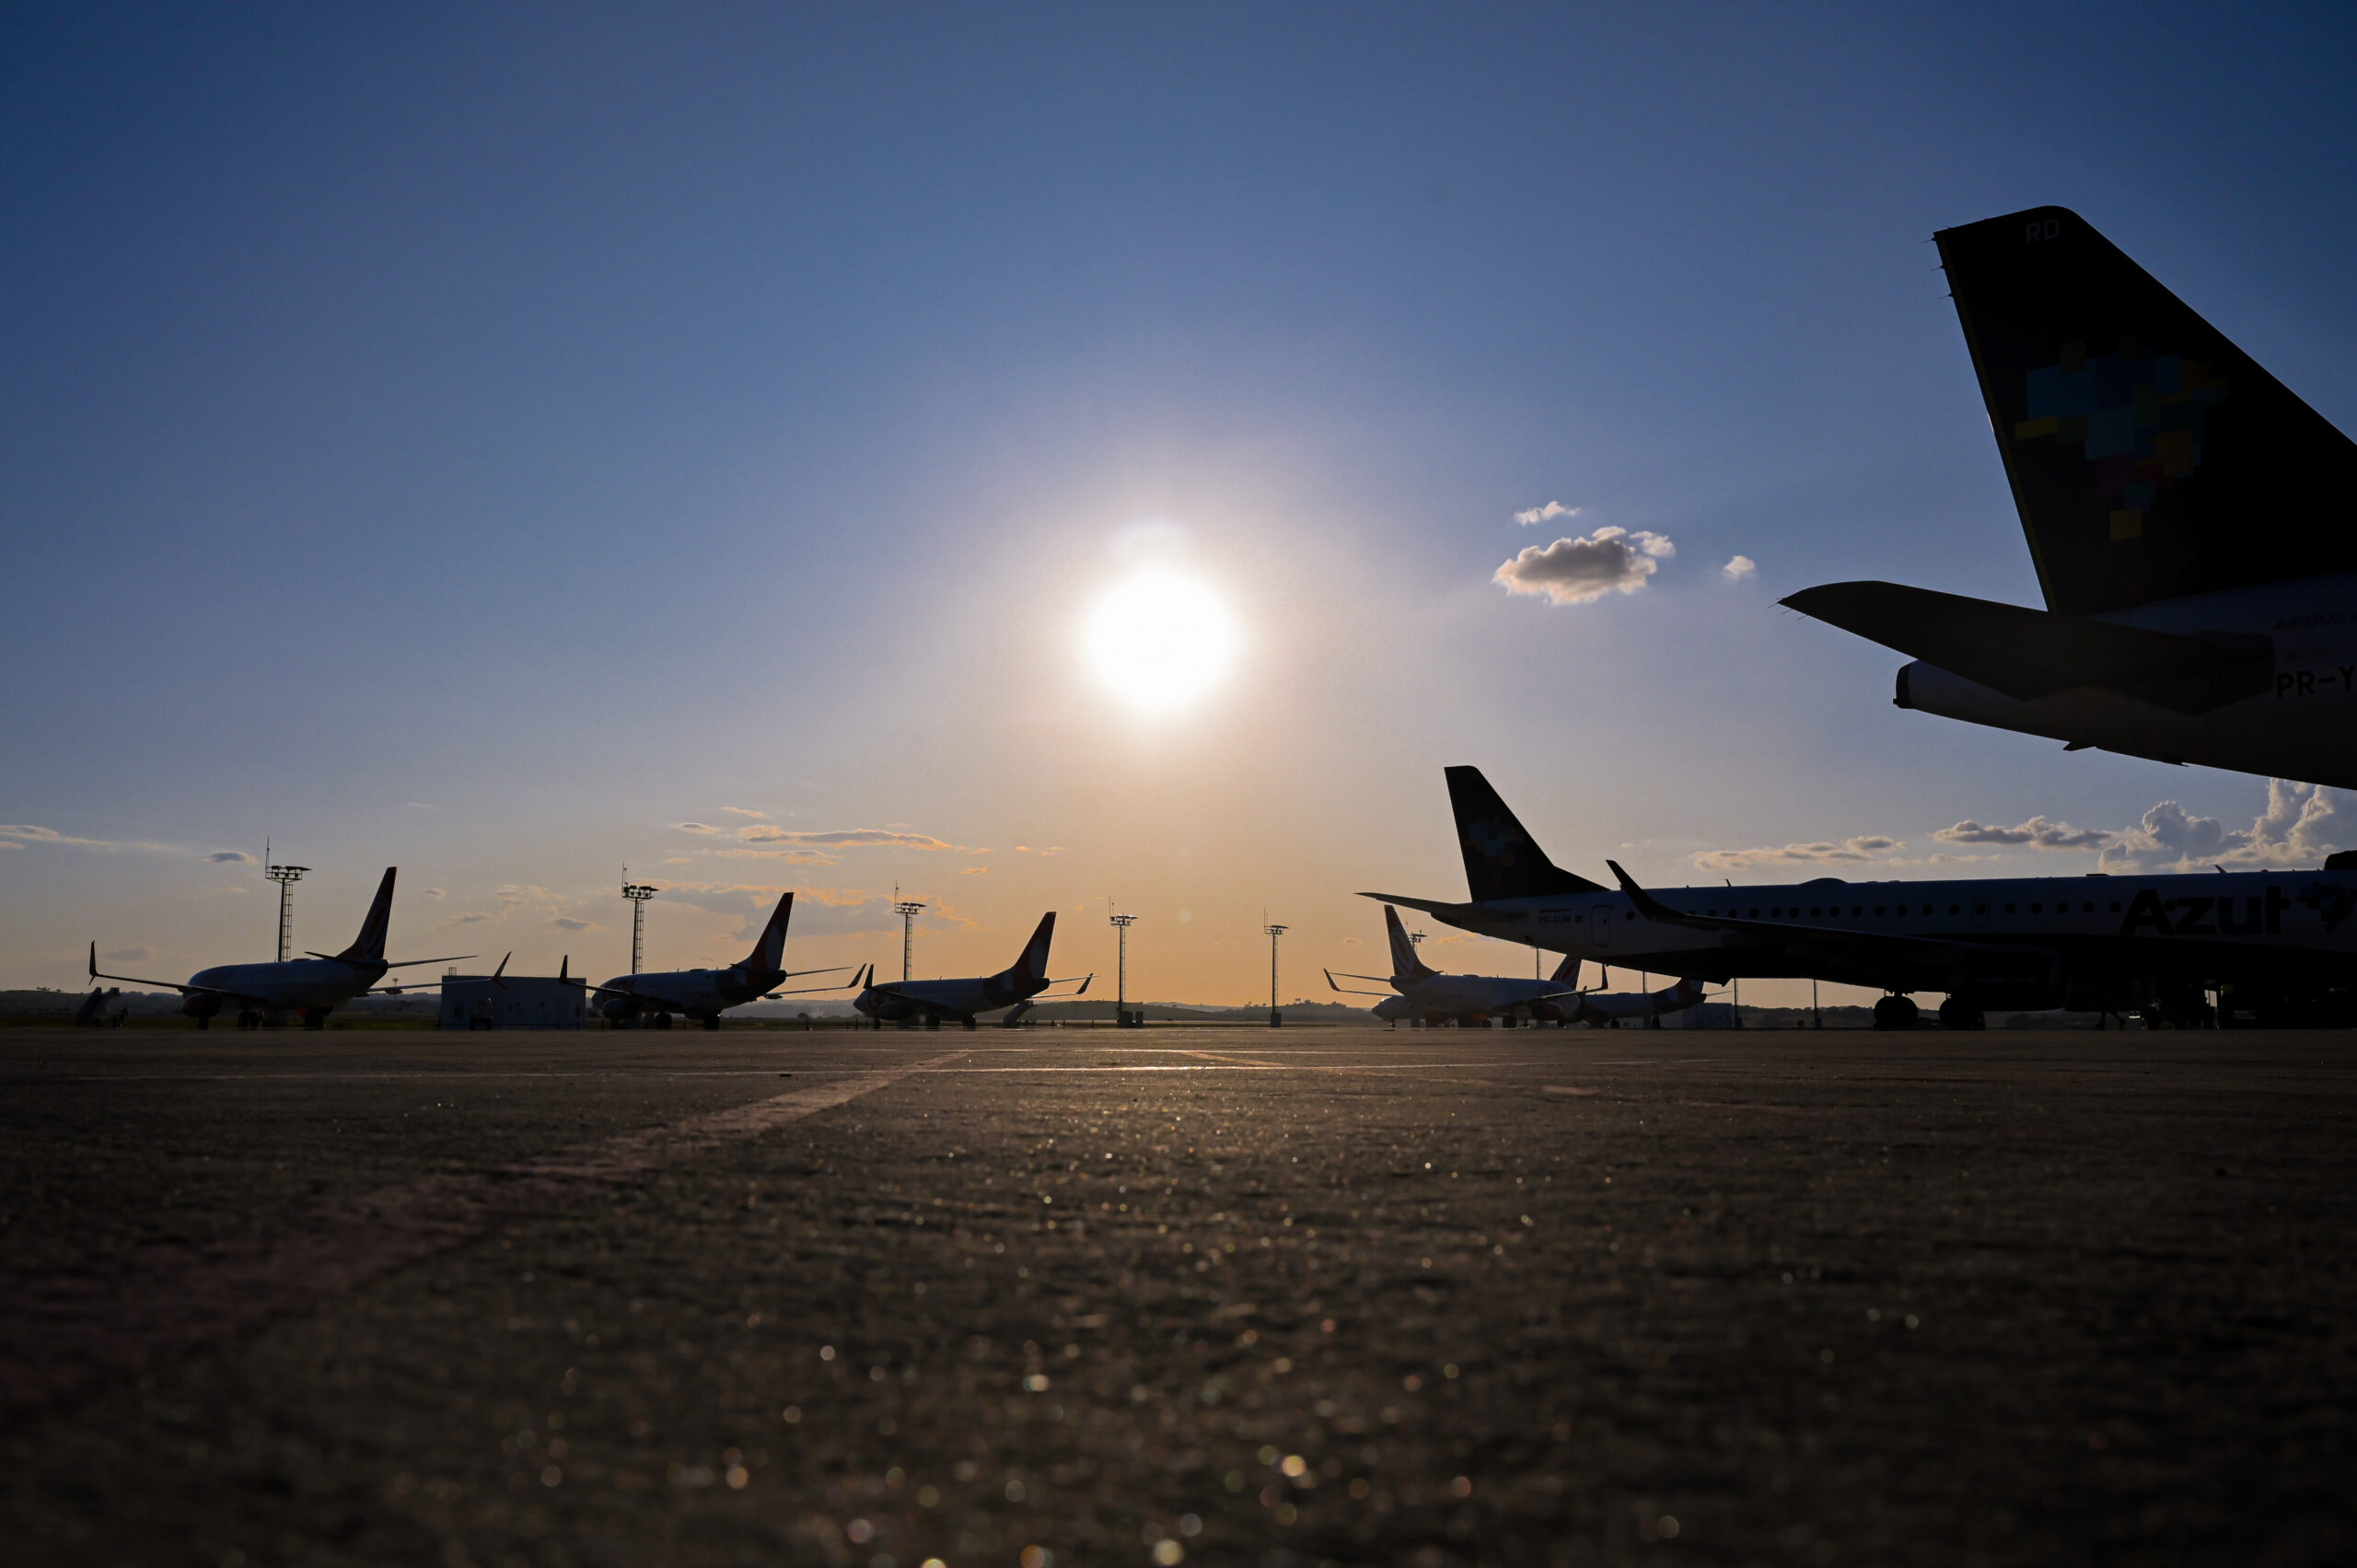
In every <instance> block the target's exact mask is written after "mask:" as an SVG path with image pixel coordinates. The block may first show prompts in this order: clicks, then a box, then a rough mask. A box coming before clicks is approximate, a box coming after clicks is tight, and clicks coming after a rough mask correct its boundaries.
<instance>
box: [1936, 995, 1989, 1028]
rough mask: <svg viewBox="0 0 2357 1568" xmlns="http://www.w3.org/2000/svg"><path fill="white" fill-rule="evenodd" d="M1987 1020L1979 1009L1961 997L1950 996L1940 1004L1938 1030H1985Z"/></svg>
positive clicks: (1987, 1024) (1987, 1023)
mask: <svg viewBox="0 0 2357 1568" xmlns="http://www.w3.org/2000/svg"><path fill="white" fill-rule="evenodd" d="M1988 1027H1989V1020H1988V1019H1986V1018H1984V1017H1982V1016H1980V1008H1978V1007H1975V1006H1974V1005H1972V1004H1971V1003H1969V1002H1967V1001H1966V1000H1965V999H1964V998H1963V997H1961V996H1951V997H1949V998H1948V999H1947V1000H1946V1001H1945V1002H1943V1003H1941V1004H1940V1028H1944V1029H1985V1028H1988Z"/></svg>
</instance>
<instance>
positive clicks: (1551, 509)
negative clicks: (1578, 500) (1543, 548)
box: [1514, 501, 1580, 528]
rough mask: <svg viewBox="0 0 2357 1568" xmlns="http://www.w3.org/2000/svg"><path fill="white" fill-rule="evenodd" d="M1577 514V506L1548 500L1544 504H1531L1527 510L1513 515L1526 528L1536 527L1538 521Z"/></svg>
mask: <svg viewBox="0 0 2357 1568" xmlns="http://www.w3.org/2000/svg"><path fill="white" fill-rule="evenodd" d="M1579 515H1580V509H1579V508H1578V507H1577V506H1566V505H1563V504H1562V502H1561V501H1550V502H1548V503H1547V505H1544V506H1533V507H1531V508H1529V509H1528V510H1527V511H1522V512H1516V513H1515V515H1514V520H1515V522H1517V523H1520V524H1521V525H1522V526H1523V527H1524V528H1536V527H1537V526H1538V525H1539V524H1540V523H1551V522H1553V521H1554V520H1555V519H1556V518H1558V517H1578V516H1579Z"/></svg>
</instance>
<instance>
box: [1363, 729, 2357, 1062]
mask: <svg viewBox="0 0 2357 1568" xmlns="http://www.w3.org/2000/svg"><path fill="white" fill-rule="evenodd" d="M1447 772H1448V785H1449V795H1450V797H1451V801H1452V804H1453V805H1454V807H1455V809H1456V814H1457V837H1458V842H1459V844H1460V845H1461V847H1462V849H1463V851H1464V855H1465V869H1466V878H1467V881H1468V882H1469V884H1470V890H1471V892H1472V895H1473V897H1472V898H1471V900H1469V901H1468V902H1465V903H1448V902H1445V901H1440V900H1429V899H1410V898H1402V897H1400V896H1399V895H1398V894H1396V893H1369V894H1367V895H1365V896H1366V897H1368V898H1375V899H1382V900H1386V901H1387V902H1390V903H1396V904H1404V905H1406V906H1407V907H1409V908H1411V909H1419V910H1422V911H1425V912H1427V913H1430V914H1432V915H1433V916H1434V917H1435V918H1437V919H1440V920H1444V921H1446V922H1447V923H1449V924H1451V925H1455V926H1458V927H1460V928H1462V929H1464V930H1467V931H1474V932H1479V933H1480V934H1481V935H1484V936H1493V937H1496V938H1498V939H1500V940H1501V941H1506V942H1521V943H1526V944H1527V945H1529V946H1531V947H1540V948H1544V949H1546V950H1547V951H1549V952H1557V953H1568V954H1570V955H1572V956H1573V957H1574V958H1588V959H1594V960H1595V961H1596V962H1598V963H1604V964H1610V965H1613V966H1616V967H1619V968H1624V969H1633V970H1649V971H1651V972H1653V973H1655V974H1672V975H1680V976H1683V977H1685V978H1687V979H1689V980H1696V981H1718V982H1724V981H1729V980H1736V979H1751V978H1794V979H1801V980H1827V981H1839V982H1840V983H1843V984H1849V985H1860V986H1868V987H1873V988H1875V989H1879V990H1883V991H1886V992H1888V993H1890V994H1888V995H1886V996H1885V997H1884V998H1883V999H1882V1001H1880V1002H1878V1003H1876V1004H1875V1023H1876V1025H1877V1026H1878V1027H1882V1028H1907V1027H1911V1026H1912V1024H1913V1022H1914V1019H1915V1005H1914V1003H1913V1002H1911V1001H1910V1000H1909V999H1908V995H1907V993H1910V992H1941V993H1945V994H1946V997H1947V1000H1946V1001H1945V1003H1943V1004H1942V1005H1941V1007H1940V1021H1941V1022H1942V1023H1944V1024H1947V1025H1949V1026H1950V1027H1952V1028H1977V1027H1979V1025H1980V1017H1981V1014H1982V1012H1983V1010H1984V1009H1986V1008H1990V1007H2006V1008H2019V1009H2024V1010H2040V1009H2049V1008H2069V1009H2072V1010H2074V1011H2084V1012H2100V1013H2124V1012H2127V1011H2129V1010H2130V1009H2131V1008H2139V1009H2142V1010H2144V1011H2145V1012H2146V1013H2147V1015H2148V1016H2152V1017H2156V1018H2171V1019H2177V1020H2180V1021H2187V1020H2192V1019H2197V1018H2200V1017H2202V1016H2206V1008H2207V1003H2206V1001H2205V1000H2204V996H2203V993H2205V992H2207V991H2212V990H2217V991H2220V992H2221V993H2222V995H2223V996H2224V998H2225V1001H2226V1005H2228V1007H2229V1008H2230V1009H2235V1010H2247V1011H2248V1012H2250V1013H2251V1014H2252V1015H2253V1016H2256V1017H2257V1018H2258V1020H2259V1021H2261V1022H2308V1021H2321V1020H2324V1019H2327V1018H2331V1017H2337V1016H2343V1015H2357V989H2352V985H2357V982H2353V981H2352V979H2351V977H2352V975H2357V918H2351V917H2352V916H2357V865H2352V866H2349V867H2346V868H2344V867H2337V866H2329V865H2328V867H2326V868H2325V869H2322V870H2317V871H2245V872H2211V873H2207V874H2201V875H2194V876H2165V877H2147V876H2136V877H2103V876H2088V877H2005V878H1985V879H1976V880H1972V881H1956V882H1947V881H1940V882H1932V881H1924V882H1874V883H1851V882H1844V881H1842V880H1840V879H1839V878H1837V877H1817V878H1816V879H1814V880H1812V881H1808V882H1803V883H1801V884H1799V885H1797V886H1781V887H1750V888H1732V887H1729V888H1678V889H1657V890H1654V891H1648V890H1647V889H1643V888H1641V887H1639V886H1638V885H1637V884H1636V882H1635V880H1634V879H1633V878H1631V877H1629V876H1628V874H1627V873H1626V872H1623V871H1622V870H1621V869H1620V866H1619V865H1612V871H1613V874H1614V876H1615V877H1618V878H1619V880H1620V889H1619V890H1617V891H1616V890H1612V889H1606V888H1604V887H1602V886H1600V885H1598V884H1596V883H1595V882H1591V881H1588V880H1587V879H1586V878H1585V877H1577V876H1574V875H1573V874H1572V873H1571V872H1568V871H1564V870H1562V869H1561V868H1560V867H1558V866H1557V865H1554V863H1553V862H1551V861H1550V860H1549V859H1548V858H1547V856H1546V854H1545V853H1544V852H1543V851H1542V850H1540V849H1539V847H1538V844H1537V843H1536V842H1533V840H1532V839H1531V837H1530V835H1529V834H1528V833H1527V832H1526V831H1525V830H1523V827H1522V824H1521V823H1520V822H1518V821H1516V820H1515V817H1514V814H1513V813H1512V812H1511V811H1509V810H1507V809H1506V807H1505V803H1504V801H1502V800H1500V799H1499V798H1498V796H1497V792H1496V791H1495V790H1493V789H1492V788H1491V787H1490V784H1489V781H1488V780H1486V779H1484V778H1482V777H1481V774H1480V770H1478V769H1475V768H1461V767H1460V768H1451V769H1449V770H1448V771H1447ZM2335 858H2336V859H2338V858H2339V857H2337V856H2336V857H2335ZM1607 864H1608V865H1610V864H1611V863H1609V862H1608V863H1607Z"/></svg>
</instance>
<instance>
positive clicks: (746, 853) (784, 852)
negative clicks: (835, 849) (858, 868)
mask: <svg viewBox="0 0 2357 1568" xmlns="http://www.w3.org/2000/svg"><path fill="white" fill-rule="evenodd" d="M705 853H706V854H710V855H712V856H713V857H714V859H718V860H783V861H784V862H785V863H786V864H787V865H835V864H836V861H835V857H834V856H833V855H831V854H819V852H818V851H817V850H815V849H743V848H739V847H737V846H736V845H733V844H732V845H730V846H729V847H728V848H726V849H715V850H707V851H706V852H705ZM664 864H665V865H675V864H676V865H687V864H688V862H686V861H684V860H682V861H677V862H673V861H665V862H664Z"/></svg>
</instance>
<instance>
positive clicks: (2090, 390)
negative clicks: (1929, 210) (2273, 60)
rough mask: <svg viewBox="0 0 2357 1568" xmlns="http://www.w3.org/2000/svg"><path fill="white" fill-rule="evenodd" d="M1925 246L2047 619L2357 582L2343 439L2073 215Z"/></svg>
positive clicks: (2034, 211)
mask: <svg viewBox="0 0 2357 1568" xmlns="http://www.w3.org/2000/svg"><path fill="white" fill-rule="evenodd" d="M1932 238H1933V240H1934V241H1935V242H1936V243H1937V244H1938V246H1939V248H1940V261H1941V264H1942V265H1943V266H1944V267H1945V270H1946V272H1947V276H1948V286H1949V289H1950V291H1951V293H1952V294H1953V296H1954V297H1955V300H1956V316H1957V319H1959V320H1960V321H1961V322H1962V324H1963V327H1964V336H1965V343H1966V345H1967V346H1968V348H1969V349H1970V350H1971V353H1972V366H1973V370H1974V372H1975V373H1976V374H1977V375H1978V376H1979V377H1980V394H1981V397H1982V398H1983V400H1984V401H1986V402H1987V404H1988V407H1989V418H1990V422H1991V424H1993V425H1994V426H1995V428H1996V435H1997V448H1998V451H1999V453H2000V454H2001V455H2002V456H2003V459H2004V464H2005V476H2006V478H2007V480H2008V481H2009V482H2011V483H2012V486H2013V492H2014V508H2015V509H2016V510H2017V511H2018V512H2019V513H2020V514H2021V520H2022V529H2023V531H2024V532H2025V533H2026V534H2027V535H2028V538H2029V547H2030V554H2031V556H2032V558H2033V560H2034V561H2035V563H2036V564H2037V567H2038V586H2039V587H2041V588H2042V589H2043V590H2044V592H2045V595H2046V603H2047V608H2048V609H2049V610H2059V611H2061V612H2062V613H2064V614H2069V615H2091V614H2097V613H2101V612H2103V611H2106V610H2125V609H2128V608H2130V607H2131V606H2133V605H2139V604H2143V603H2147V602H2149V601H2151V600H2154V599H2165V598H2179V597H2182V596H2184V595H2187V594H2193V593H2209V592H2213V591H2215V590H2218V589H2221V588H2233V587H2247V586H2249V585H2252V584H2255V583H2270V582H2276V581H2280V580H2282V579H2283V578H2287V577H2305V576H2314V575H2322V574H2325V573H2331V572H2347V571H2351V570H2357V530H2352V529H2351V528H2350V527H2349V517H2350V513H2351V494H2350V489H2349V486H2350V482H2351V476H2352V474H2357V444H2352V443H2351V441H2350V439H2349V437H2348V436H2345V435H2343V434H2342V433H2341V432H2340V431H2339V430H2338V429H2335V428H2334V427H2333V425H2332V424H2330V423H2329V422H2328V421H2327V420H2326V419H2325V418H2324V416H2323V415H2321V414H2319V413H2317V412H2316V410H2314V409H2312V408H2310V407H2309V406H2308V405H2307V404H2306V403H2305V402H2304V401H2301V399H2300V398H2299V396H2298V395H2297V394H2296V393H2294V392H2293V391H2292V390H2291V389H2289V388H2287V387H2285V386H2284V385H2283V384H2282V382H2281V381H2278V380H2277V379H2276V378H2275V377H2272V376H2270V375H2269V374H2268V373H2267V371H2266V370H2264V369H2262V368H2261V367H2260V366H2259V365H2258V362H2257V361H2255V360H2253V359H2252V358H2251V357H2250V356H2249V355H2248V354H2245V353H2243V351H2242V350H2240V349H2238V348H2236V347H2235V345H2234V343H2231V342H2230V341H2228V339H2227V338H2226V336H2225V334H2224V333H2223V332H2221V331H2218V329H2217V328H2215V327H2213V326H2212V325H2211V324H2210V323H2209V322H2207V321H2205V320H2203V319H2201V317H2200V316H2199V315H2197V314H2196V313H2195V312H2194V311H2193V310H2192V308H2190V307H2189V306H2187V305H2186V304H2185V302H2184V301H2182V300H2180V299H2178V298H2177V296H2176V295H2174V294H2172V293H2170V292H2169V291H2168V290H2167V289H2166V288H2165V287H2163V286H2162V285H2160V283H2158V282H2157V281H2156V280H2154V277H2153V276H2152V274H2151V273H2147V272H2145V271H2144V269H2143V268H2142V267H2140V266H2138V265H2137V264H2136V263H2135V262H2134V261H2130V260H2129V259H2128V257H2127V256H2126V254H2124V253H2123V252H2122V251H2121V250H2119V248H2118V247H2116V246H2114V245H2113V244H2112V243H2111V242H2110V241H2109V240H2107V239H2106V238H2104V237H2103V236H2102V235H2100V234H2098V233H2096V231H2095V229H2094V228H2093V227H2092V226H2089V225H2088V223H2087V222H2086V220H2085V219H2084V218H2082V217H2080V216H2079V215H2077V214H2076V213H2073V212H2071V211H2069V210H2067V209H2065V208H2062V207H2034V208H2031V209H2030V210H2028V211H2026V212H2019V213H2014V214H2011V215H2007V216H2004V217H1999V218H1990V219H1987V220H1985V221H1983V222H1980V223H1974V224H1966V225H1964V226H1960V227H1956V228H1950V229H1943V230H1941V231H1940V232H1939V233H1937V234H1935V235H1933V237H1932Z"/></svg>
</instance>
